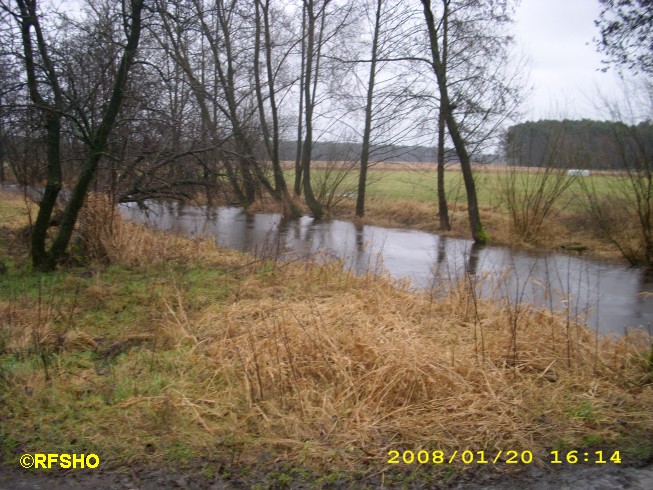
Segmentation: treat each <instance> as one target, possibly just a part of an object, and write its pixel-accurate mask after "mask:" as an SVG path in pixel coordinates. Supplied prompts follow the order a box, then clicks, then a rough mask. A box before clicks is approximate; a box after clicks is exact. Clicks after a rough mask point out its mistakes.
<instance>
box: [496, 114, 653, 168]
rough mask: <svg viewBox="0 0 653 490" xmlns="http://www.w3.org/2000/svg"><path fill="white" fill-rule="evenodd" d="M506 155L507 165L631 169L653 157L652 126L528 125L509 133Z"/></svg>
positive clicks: (583, 122) (588, 122)
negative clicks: (647, 157)
mask: <svg viewBox="0 0 653 490" xmlns="http://www.w3.org/2000/svg"><path fill="white" fill-rule="evenodd" d="M505 154H506V157H507V162H508V164H510V165H523V166H529V167H544V166H561V167H567V168H588V169H591V168H595V169H620V168H626V167H632V166H634V165H639V164H641V160H642V157H644V159H646V156H650V155H652V154H653V124H652V123H651V121H646V122H643V123H640V124H638V125H637V126H628V125H626V124H624V123H622V122H614V121H593V120H589V119H583V120H580V121H572V120H566V119H565V120H563V121H554V120H543V121H537V122H526V123H522V124H517V125H515V126H512V127H510V128H509V129H508V132H507V135H506V139H505ZM649 160H650V158H649ZM649 165H650V162H649Z"/></svg>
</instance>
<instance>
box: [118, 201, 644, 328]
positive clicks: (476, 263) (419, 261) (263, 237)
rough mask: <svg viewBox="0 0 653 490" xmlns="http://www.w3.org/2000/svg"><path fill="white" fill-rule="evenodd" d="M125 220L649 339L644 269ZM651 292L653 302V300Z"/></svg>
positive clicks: (299, 231)
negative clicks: (467, 284)
mask: <svg viewBox="0 0 653 490" xmlns="http://www.w3.org/2000/svg"><path fill="white" fill-rule="evenodd" d="M122 210H123V213H124V214H125V216H126V217H128V218H129V219H133V220H136V221H139V222H143V223H146V224H148V225H149V226H152V227H155V228H159V229H164V230H169V231H172V232H174V233H179V234H185V235H189V236H195V235H211V236H214V237H215V239H216V241H217V243H218V244H220V245H222V246H224V247H229V248H234V249H237V250H242V251H247V252H250V253H252V254H254V255H256V256H280V257H281V258H294V257H299V258H309V257H313V256H315V255H316V254H321V255H322V256H324V257H326V258H333V259H340V260H342V261H343V262H344V264H345V267H346V268H347V269H350V270H353V271H354V272H356V273H359V274H360V273H366V272H376V271H379V272H380V271H381V270H385V271H387V272H389V273H390V274H391V275H392V276H394V277H397V278H408V279H409V280H410V281H411V282H412V283H413V284H414V285H415V286H416V287H421V288H432V287H434V286H438V287H439V286H441V285H442V284H443V283H448V282H451V281H454V280H456V279H458V278H460V277H464V275H465V274H472V275H473V276H474V277H476V278H478V279H479V281H478V284H479V285H478V288H479V290H480V293H481V294H483V295H484V296H486V297H487V296H492V297H497V298H498V299H499V298H500V299H508V300H510V301H511V302H519V301H529V302H534V303H536V304H538V305H542V306H545V307H547V308H550V309H553V310H560V311H563V312H565V313H566V314H569V315H570V316H571V317H572V318H573V319H575V320H580V321H583V322H587V323H588V324H589V325H590V326H592V327H594V328H597V329H598V330H599V331H600V332H602V333H616V334H623V333H624V332H625V330H626V329H627V328H628V329H630V328H637V327H639V328H644V329H647V330H649V331H650V330H651V325H652V324H653V278H651V277H647V275H646V274H645V273H644V271H643V270H640V269H632V268H628V267H624V266H621V265H617V264H611V263H607V262H601V261H596V260H590V259H586V258H583V257H580V256H573V257H572V256H569V255H564V254H558V253H530V252H521V251H513V250H511V249H510V248H507V247H495V246H485V247H477V246H475V245H474V244H473V242H471V241H469V240H463V239H454V238H445V237H440V236H438V235H436V234H432V233H426V232H422V231H415V230H404V229H392V228H381V227H377V226H368V225H363V226H356V225H354V224H352V223H350V222H345V221H338V220H333V221H315V220H313V219H312V218H310V217H306V216H305V217H303V218H301V219H299V220H297V221H291V222H289V223H284V222H282V220H281V216H280V215H278V214H272V213H258V214H247V213H245V212H243V210H242V209H240V208H228V207H221V208H201V207H195V206H186V205H182V204H177V203H170V204H150V205H149V211H144V210H141V209H139V208H138V207H137V206H135V205H123V206H122ZM649 293H651V297H649Z"/></svg>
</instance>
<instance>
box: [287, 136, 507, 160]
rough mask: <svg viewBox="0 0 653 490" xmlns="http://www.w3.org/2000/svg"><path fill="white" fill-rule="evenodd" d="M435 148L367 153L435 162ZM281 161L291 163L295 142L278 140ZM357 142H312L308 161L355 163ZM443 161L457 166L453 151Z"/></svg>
mask: <svg viewBox="0 0 653 490" xmlns="http://www.w3.org/2000/svg"><path fill="white" fill-rule="evenodd" d="M437 151H438V150H437V148H436V147H434V146H407V145H382V146H375V147H374V146H373V147H372V150H371V153H370V161H371V162H409V163H435V161H436V155H437ZM279 152H280V157H281V160H285V161H295V158H296V155H297V143H296V142H294V141H281V142H280V145H279ZM360 154H361V144H360V143H342V142H334V141H319V142H315V143H313V151H312V152H311V159H312V160H314V161H356V160H358V159H359V158H360ZM445 161H446V162H447V163H457V162H458V156H457V155H456V150H454V149H453V148H446V149H445ZM473 161H474V162H475V163H496V162H502V161H503V159H502V157H501V156H499V155H490V154H484V155H475V156H474V158H473Z"/></svg>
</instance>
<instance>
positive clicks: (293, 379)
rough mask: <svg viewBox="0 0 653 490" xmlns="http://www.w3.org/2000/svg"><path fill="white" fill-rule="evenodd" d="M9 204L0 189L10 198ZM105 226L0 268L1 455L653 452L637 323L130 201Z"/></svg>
mask: <svg viewBox="0 0 653 490" xmlns="http://www.w3.org/2000/svg"><path fill="white" fill-rule="evenodd" d="M12 206H14V208H15V209H18V208H19V207H20V205H19V204H16V203H13V204H12V203H11V200H7V199H5V198H4V196H3V199H2V200H1V201H0V216H7V213H8V211H7V209H8V207H12ZM97 206H98V209H96V210H91V211H90V212H91V213H106V212H108V213H112V211H111V210H108V211H107V210H106V209H104V208H103V206H102V203H101V202H99V203H98V204H97ZM9 214H11V213H9ZM23 219H24V218H23ZM14 222H15V220H14ZM12 223H13V222H12ZM0 226H2V228H3V230H4V231H3V235H2V236H3V240H2V242H0V257H1V258H2V260H3V261H5V262H6V263H11V264H14V263H17V264H18V263H25V262H24V261H21V260H20V257H19V255H20V253H22V252H21V251H20V250H21V248H20V247H18V246H15V245H14V243H19V242H20V240H21V239H22V238H21V236H20V235H19V234H17V233H14V232H13V231H12V228H9V226H10V225H8V224H7V222H6V221H4V220H3V222H2V224H1V225H0ZM11 226H13V225H11ZM16 229H18V228H16ZM110 231H111V233H109V234H107V235H104V236H103V235H102V234H95V235H93V236H89V237H87V239H88V240H93V239H96V240H99V241H101V242H102V243H96V244H95V247H93V246H91V244H88V243H87V244H86V248H87V250H96V251H99V250H102V251H103V253H104V254H105V256H104V260H100V259H101V258H102V257H96V260H94V261H84V260H83V257H78V259H77V263H76V265H75V264H71V265H69V266H68V267H65V268H62V269H61V270H60V271H59V272H57V273H55V274H49V275H46V274H41V273H37V272H34V271H32V270H30V269H29V267H27V266H15V265H12V266H11V267H9V270H8V272H7V273H6V274H5V275H4V276H2V277H1V278H0V281H1V283H2V287H1V288H0V405H1V406H2V407H3V408H2V415H1V416H0V441H1V442H0V449H1V450H2V454H3V458H4V460H5V461H6V462H8V463H10V464H15V463H16V462H17V459H18V458H19V457H20V455H21V454H22V453H30V452H31V453H34V452H57V453H62V452H71V453H73V452H76V453H89V452H94V453H96V454H98V455H99V457H100V459H101V461H102V464H103V465H106V467H111V468H125V467H129V466H132V467H133V466H136V465H143V466H159V467H171V468H179V467H183V466H184V465H197V464H200V463H201V464H203V465H207V466H208V467H211V468H223V469H224V468H243V467H252V468H260V467H273V468H278V465H279V463H280V462H284V464H286V465H287V468H290V469H287V471H286V470H284V471H283V472H281V473H279V477H278V479H279V480H280V481H281V480H284V481H285V480H286V479H288V478H290V477H295V476H297V475H293V473H292V471H299V470H297V468H303V469H305V470H306V471H309V472H313V471H316V472H318V473H319V474H322V475H339V474H340V472H343V473H346V474H351V473H361V472H362V473H370V472H374V473H378V472H383V471H386V470H388V468H390V466H391V465H388V464H387V461H388V459H389V458H390V456H389V452H390V451H392V450H397V451H405V450H412V451H416V452H417V451H419V450H426V451H429V452H432V451H436V450H442V451H444V452H445V453H446V454H452V453H453V451H459V453H460V452H462V451H465V450H469V451H473V452H476V451H486V452H487V453H488V454H493V455H494V454H496V453H497V452H498V451H499V450H502V451H504V452H505V451H508V450H515V451H520V452H521V451H531V452H532V453H533V455H534V458H535V460H536V461H539V462H542V461H546V460H547V458H548V459H550V455H549V451H551V450H554V449H582V448H590V447H591V448H595V449H597V450H604V451H606V453H607V452H608V451H614V450H620V451H621V454H622V459H623V460H624V462H628V461H631V460H632V459H633V458H636V457H637V458H641V457H642V454H644V457H648V456H650V454H651V452H650V450H651V449H650V440H651V438H650V436H651V434H652V433H653V413H652V412H651V410H650V407H651V405H652V404H653V388H652V385H651V383H652V381H653V366H652V365H651V339H650V337H647V336H645V335H643V334H633V335H630V336H627V337H623V338H598V337H596V335H595V334H594V333H593V332H592V331H590V330H589V329H587V328H586V327H584V326H583V325H579V324H575V323H569V319H568V318H566V317H564V316H559V315H556V314H553V313H550V312H547V311H544V310H540V309H536V308H533V307H530V306H527V305H511V304H510V303H508V302H505V303H504V302H501V301H496V300H494V301H490V300H483V299H480V298H477V297H475V295H474V294H473V292H472V291H473V290H474V288H473V287H471V286H470V284H469V283H468V281H466V280H462V281H460V282H459V283H457V285H456V287H453V288H452V289H451V290H450V291H448V292H444V291H439V292H438V291H436V292H433V294H416V293H415V292H413V291H411V290H409V289H408V288H407V286H406V284H401V283H396V282H393V281H391V280H390V279H388V278H387V277H380V276H378V275H373V274H369V275H366V276H361V277H357V276H354V275H353V274H350V273H347V272H343V270H342V266H341V264H338V263H332V262H330V263H326V264H319V263H317V262H316V261H308V262H283V261H276V260H271V259H255V258H253V257H251V256H248V255H245V254H241V253H237V252H232V251H226V250H223V249H219V248H217V247H216V246H214V245H213V244H212V243H211V242H210V241H208V240H202V239H195V240H191V239H186V238H181V237H176V236H172V235H168V234H164V233H161V232H154V231H151V230H147V229H145V228H144V227H141V226H139V225H136V224H133V223H125V222H123V221H122V220H121V219H120V218H119V216H116V217H114V219H113V220H112V228H111V230H110ZM454 466H455V465H454ZM455 467H456V468H458V466H455ZM431 468H432V470H433V471H434V472H436V473H437V474H440V473H438V472H441V475H444V473H446V472H450V471H451V467H445V466H442V467H438V466H432V467H431ZM293 469H294V470H293ZM409 469H410V468H409ZM291 470H292V471H291ZM302 471H303V470H302ZM411 472H412V471H411ZM310 474H311V475H312V474H313V473H310ZM333 477H334V478H336V476H333ZM325 478H326V477H325ZM338 478H339V477H338ZM336 479H337V478H336Z"/></svg>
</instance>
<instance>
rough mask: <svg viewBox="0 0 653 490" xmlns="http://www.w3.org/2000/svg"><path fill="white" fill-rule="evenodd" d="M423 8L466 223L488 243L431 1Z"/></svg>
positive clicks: (480, 240) (477, 239) (476, 238)
mask: <svg viewBox="0 0 653 490" xmlns="http://www.w3.org/2000/svg"><path fill="white" fill-rule="evenodd" d="M421 1H422V5H423V7H424V17H425V19H426V26H427V29H428V32H429V40H430V43H431V54H432V57H433V68H434V71H435V75H436V78H437V81H438V89H439V92H440V105H441V107H442V110H443V111H444V116H445V120H446V123H447V128H448V129H449V135H450V136H451V140H452V141H453V144H454V147H455V149H456V154H457V155H458V159H459V160H460V168H461V170H462V173H463V180H464V182H465V191H466V192H467V211H468V215H469V226H470V228H471V233H472V238H474V241H475V242H476V243H479V244H482V243H486V242H487V235H486V234H485V231H484V230H483V226H482V224H481V215H480V213H479V210H478V199H477V196H476V185H475V184H474V176H473V174H472V166H471V161H470V158H469V153H467V148H466V145H465V140H464V138H463V136H462V135H461V134H460V130H459V128H458V123H457V121H456V118H455V117H454V114H453V109H452V107H451V103H450V101H449V88H448V86H447V73H446V70H445V68H446V67H445V66H444V65H443V64H442V58H441V57H440V46H439V42H438V36H437V31H436V28H435V20H434V18H433V13H432V12H431V1H430V0H421ZM445 12H446V10H445Z"/></svg>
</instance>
